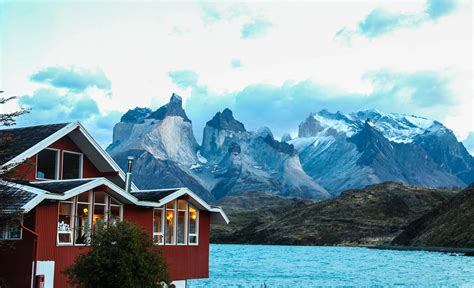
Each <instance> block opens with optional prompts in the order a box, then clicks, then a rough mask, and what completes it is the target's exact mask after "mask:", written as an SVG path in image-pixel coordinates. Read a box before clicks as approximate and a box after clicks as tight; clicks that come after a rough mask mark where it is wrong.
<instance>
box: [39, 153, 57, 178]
mask: <svg viewBox="0 0 474 288" xmlns="http://www.w3.org/2000/svg"><path fill="white" fill-rule="evenodd" d="M58 162H59V151H58V150H54V149H44V150H42V151H41V152H39V153H38V155H37V160H36V178H38V179H58V178H59V175H58Z"/></svg>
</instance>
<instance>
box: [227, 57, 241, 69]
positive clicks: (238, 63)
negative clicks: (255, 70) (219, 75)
mask: <svg viewBox="0 0 474 288" xmlns="http://www.w3.org/2000/svg"><path fill="white" fill-rule="evenodd" d="M230 67H232V68H240V67H242V62H241V61H240V59H236V58H234V59H232V61H230Z"/></svg>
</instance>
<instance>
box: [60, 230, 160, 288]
mask: <svg viewBox="0 0 474 288" xmlns="http://www.w3.org/2000/svg"><path fill="white" fill-rule="evenodd" d="M63 273H64V274H66V275H67V276H68V278H69V283H70V284H72V285H77V287H79V288H92V287H101V288H108V287H122V288H135V287H141V288H151V287H162V284H161V283H163V282H164V283H169V276H168V272H167V267H166V262H165V259H164V257H163V256H162V253H161V251H159V250H157V249H156V246H154V245H153V241H152V239H151V237H150V235H149V233H147V232H146V231H144V230H142V229H141V228H139V227H137V226H135V225H134V224H130V223H128V222H119V223H117V224H115V225H109V226H97V227H96V229H95V230H94V233H93V236H92V239H91V245H90V250H89V251H88V252H86V253H84V254H81V255H79V256H78V257H77V259H76V261H75V262H74V264H73V265H72V266H70V267H68V268H67V269H66V270H65V271H64V272H63Z"/></svg>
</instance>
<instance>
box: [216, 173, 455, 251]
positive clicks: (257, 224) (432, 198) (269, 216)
mask: <svg viewBox="0 0 474 288" xmlns="http://www.w3.org/2000/svg"><path fill="white" fill-rule="evenodd" d="M456 193H457V192H455V191H452V190H445V189H431V188H425V187H416V186H408V185H403V184H399V183H394V182H387V183H382V184H377V185H371V186H368V187H366V188H363V189H357V190H348V191H345V192H344V193H342V195H341V196H340V197H338V198H334V199H330V200H325V201H321V202H316V201H308V200H299V201H295V200H294V199H293V200H291V202H290V203H287V204H285V205H280V206H273V207H270V208H267V209H258V210H252V211H245V212H236V213H233V214H230V220H231V223H230V225H227V226H226V227H223V226H222V227H221V226H217V227H213V228H212V232H211V241H212V242H213V243H251V244H298V245H382V244H387V243H390V242H391V241H392V240H393V238H394V237H395V236H397V235H398V234H399V233H400V232H401V231H402V230H403V229H404V228H405V227H406V226H407V225H408V224H409V223H410V222H412V221H414V220H415V219H417V218H419V217H421V216H422V215H424V214H426V213H428V212H429V211H431V210H432V209H433V208H434V207H436V206H438V205H440V204H442V203H445V202H446V201H448V200H449V199H451V198H452V197H453V196H454V195H456ZM224 200H225V198H224ZM277 200H278V201H280V200H281V199H277ZM223 202H224V203H231V202H230V201H227V202H226V201H223ZM268 202H270V199H267V203H268ZM235 203H238V202H237V201H235ZM227 205H229V204H227ZM224 209H226V207H225V206H224Z"/></svg>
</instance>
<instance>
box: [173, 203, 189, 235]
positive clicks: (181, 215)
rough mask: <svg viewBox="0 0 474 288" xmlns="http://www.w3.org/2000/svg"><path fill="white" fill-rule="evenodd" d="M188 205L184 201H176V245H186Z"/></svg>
mask: <svg viewBox="0 0 474 288" xmlns="http://www.w3.org/2000/svg"><path fill="white" fill-rule="evenodd" d="M187 210H188V203H187V202H186V201H184V200H178V218H177V222H178V223H177V226H176V228H177V229H176V236H177V237H176V238H177V239H176V240H177V241H178V242H177V243H178V244H186V212H187Z"/></svg>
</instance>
